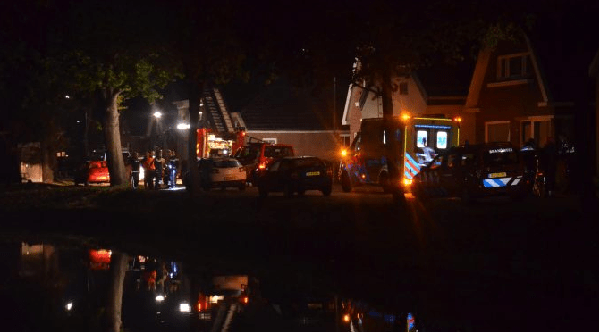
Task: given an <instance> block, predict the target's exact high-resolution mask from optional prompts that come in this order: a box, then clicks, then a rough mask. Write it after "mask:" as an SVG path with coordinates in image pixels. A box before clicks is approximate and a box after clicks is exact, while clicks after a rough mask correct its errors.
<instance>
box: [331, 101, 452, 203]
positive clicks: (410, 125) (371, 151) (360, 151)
mask: <svg viewBox="0 0 599 332" xmlns="http://www.w3.org/2000/svg"><path fill="white" fill-rule="evenodd" d="M460 123H461V118H460V117H455V118H453V119H448V118H444V117H442V116H434V117H412V116H410V114H408V113H403V114H402V115H401V116H399V117H393V118H392V119H390V120H386V119H382V118H376V119H363V120H362V123H361V125H360V131H359V132H358V133H357V135H356V137H355V138H354V140H353V142H352V144H351V146H350V147H349V149H348V150H342V152H341V156H342V159H341V163H340V167H339V174H338V177H339V180H340V182H341V187H342V190H343V191H344V192H350V191H351V190H352V188H353V187H355V186H362V185H375V186H380V187H382V188H383V189H384V191H385V192H387V193H394V194H395V193H405V192H409V189H410V185H411V184H412V179H413V178H414V176H415V175H416V174H418V172H419V171H420V168H421V167H423V166H425V165H427V164H428V163H430V162H431V161H432V159H433V158H434V157H435V155H437V154H439V153H442V152H444V151H446V150H447V149H449V148H450V147H452V146H457V145H459V141H460Z"/></svg>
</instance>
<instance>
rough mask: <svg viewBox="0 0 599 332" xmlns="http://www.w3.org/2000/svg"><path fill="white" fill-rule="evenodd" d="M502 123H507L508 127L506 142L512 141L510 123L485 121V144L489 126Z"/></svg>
mask: <svg viewBox="0 0 599 332" xmlns="http://www.w3.org/2000/svg"><path fill="white" fill-rule="evenodd" d="M504 123H507V124H508V125H509V128H508V132H507V140H508V142H511V141H512V121H485V143H489V125H494V124H504Z"/></svg>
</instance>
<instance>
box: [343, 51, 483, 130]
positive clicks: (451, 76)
mask: <svg viewBox="0 0 599 332" xmlns="http://www.w3.org/2000/svg"><path fill="white" fill-rule="evenodd" d="M471 67H472V64H470V63H467V62H464V63H460V64H456V65H436V66H433V67H429V68H423V69H421V70H418V71H415V72H412V73H411V74H409V75H406V76H403V77H396V78H395V79H394V80H393V83H394V85H395V86H396V87H397V89H396V90H395V91H394V94H393V115H394V116H399V115H400V114H401V113H402V112H408V113H410V114H411V115H412V116H425V115H428V116H436V117H445V118H449V119H451V118H453V117H454V116H458V115H460V114H461V113H462V110H463V107H464V104H465V102H466V97H467V95H468V83H469V82H470V78H471V75H472V68H471ZM346 96H347V98H346V102H345V107H344V112H343V117H342V124H343V125H348V126H349V131H350V137H351V139H353V138H354V137H355V136H356V134H357V132H358V131H359V130H360V122H361V121H362V119H371V118H382V117H383V107H382V97H381V96H380V94H379V93H377V87H376V86H373V85H371V84H369V82H364V81H362V82H357V84H356V83H354V84H352V85H350V87H349V88H348V90H347V95H346Z"/></svg>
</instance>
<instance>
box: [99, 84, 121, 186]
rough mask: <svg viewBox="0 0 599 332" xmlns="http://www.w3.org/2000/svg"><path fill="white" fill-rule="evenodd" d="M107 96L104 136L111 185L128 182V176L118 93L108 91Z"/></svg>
mask: <svg viewBox="0 0 599 332" xmlns="http://www.w3.org/2000/svg"><path fill="white" fill-rule="evenodd" d="M105 97H106V98H105V100H104V101H105V102H106V104H105V107H106V119H105V123H104V136H105V138H106V153H107V161H108V171H109V172H110V185H111V186H119V185H122V184H125V183H127V178H126V176H125V163H124V162H123V148H122V146H121V131H120V127H119V110H118V104H117V97H118V93H114V92H112V91H107V92H106V95H105Z"/></svg>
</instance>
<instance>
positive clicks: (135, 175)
mask: <svg viewBox="0 0 599 332" xmlns="http://www.w3.org/2000/svg"><path fill="white" fill-rule="evenodd" d="M129 163H130V164H131V187H132V188H133V189H137V188H138V187H139V167H140V162H139V154H138V153H137V152H133V154H132V155H131V161H130V162H129Z"/></svg>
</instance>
